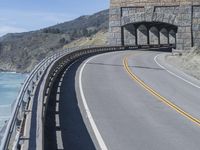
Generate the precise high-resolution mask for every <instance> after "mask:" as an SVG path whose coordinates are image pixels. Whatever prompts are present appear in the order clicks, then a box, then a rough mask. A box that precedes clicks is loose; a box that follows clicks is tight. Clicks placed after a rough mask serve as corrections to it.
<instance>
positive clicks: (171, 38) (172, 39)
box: [169, 29, 176, 44]
mask: <svg viewBox="0 0 200 150" xmlns="http://www.w3.org/2000/svg"><path fill="white" fill-rule="evenodd" d="M169 44H176V32H175V31H174V30H173V29H171V30H170V31H169Z"/></svg>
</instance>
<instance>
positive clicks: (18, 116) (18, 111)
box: [0, 45, 171, 150]
mask: <svg viewBox="0 0 200 150" xmlns="http://www.w3.org/2000/svg"><path fill="white" fill-rule="evenodd" d="M163 46H164V45H163ZM170 46H171V45H168V47H170ZM139 47H141V48H143V47H144V48H150V47H152V48H154V47H155V46H147V45H144V46H125V47H124V46H113V47H111V46H107V47H106V46H105V47H102V46H84V47H75V48H68V49H65V50H63V51H59V52H56V53H55V54H54V55H52V56H49V57H47V58H45V59H43V60H42V61H41V62H40V63H39V64H38V65H36V67H35V68H34V69H33V70H32V72H31V73H30V75H29V76H28V78H27V79H26V80H25V82H24V84H23V86H22V88H21V91H20V93H19V95H18V97H17V100H16V102H15V105H14V107H13V111H12V114H11V117H10V119H9V121H8V124H7V126H6V129H5V132H4V136H3V138H2V139H1V141H0V150H4V149H13V150H15V149H19V147H20V143H19V142H20V138H21V137H23V134H24V130H25V128H26V127H25V123H26V120H27V118H28V116H27V114H28V113H29V111H30V110H29V105H30V103H31V102H32V101H33V100H35V99H36V98H35V92H36V89H37V88H41V89H42V90H41V89H40V90H39V91H40V93H39V95H40V96H39V97H38V98H41V99H42V100H41V103H38V107H39V105H42V107H41V109H38V110H39V111H40V112H38V113H40V114H41V117H42V122H41V123H40V126H41V132H40V133H39V134H40V136H41V137H40V138H38V140H40V139H41V141H38V142H39V143H41V144H39V145H40V147H39V149H43V148H42V147H41V145H42V146H43V143H42V142H43V124H44V121H45V118H44V116H45V112H46V107H47V105H48V96H49V93H50V90H51V86H52V83H53V81H54V80H55V78H56V77H57V75H58V73H59V71H60V70H62V69H63V68H64V67H65V66H66V65H67V64H69V63H70V62H71V61H73V60H75V59H77V58H78V57H80V56H82V55H85V54H90V53H97V52H107V51H117V50H125V49H136V48H139ZM159 47H162V45H160V46H159ZM41 80H42V81H41ZM40 82H41V84H40ZM43 106H44V107H43ZM38 110H32V111H38ZM29 129H30V128H29ZM38 131H39V130H38Z"/></svg>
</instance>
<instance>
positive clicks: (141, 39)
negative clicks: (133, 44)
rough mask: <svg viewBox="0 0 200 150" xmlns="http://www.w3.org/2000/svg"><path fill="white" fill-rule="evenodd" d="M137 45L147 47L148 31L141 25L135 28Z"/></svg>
mask: <svg viewBox="0 0 200 150" xmlns="http://www.w3.org/2000/svg"><path fill="white" fill-rule="evenodd" d="M137 43H138V45H148V30H147V27H146V26H145V25H143V24H142V25H140V26H139V27H138V28H137Z"/></svg>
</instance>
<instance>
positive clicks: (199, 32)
mask: <svg viewBox="0 0 200 150" xmlns="http://www.w3.org/2000/svg"><path fill="white" fill-rule="evenodd" d="M192 21H193V25H192V28H193V42H194V46H200V6H194V7H193V20H192Z"/></svg>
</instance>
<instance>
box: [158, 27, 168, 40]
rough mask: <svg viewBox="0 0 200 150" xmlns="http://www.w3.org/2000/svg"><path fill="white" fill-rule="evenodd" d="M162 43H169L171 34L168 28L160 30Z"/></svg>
mask: <svg viewBox="0 0 200 150" xmlns="http://www.w3.org/2000/svg"><path fill="white" fill-rule="evenodd" d="M160 44H169V35H168V31H167V29H166V28H162V29H161V30H160Z"/></svg>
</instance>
